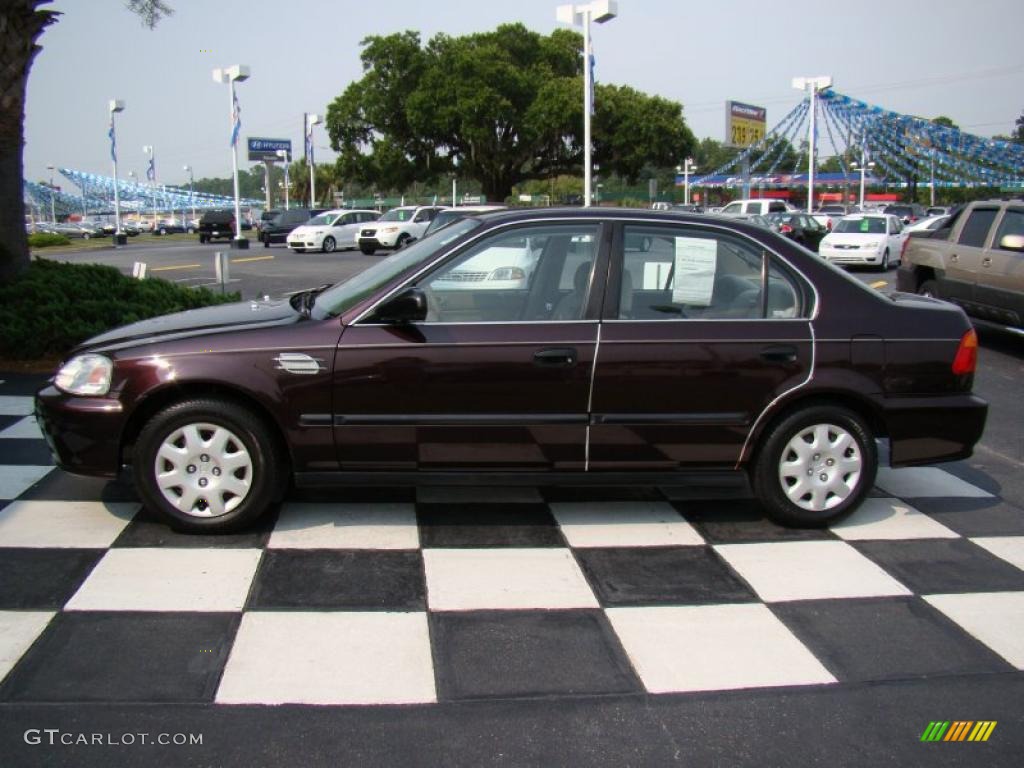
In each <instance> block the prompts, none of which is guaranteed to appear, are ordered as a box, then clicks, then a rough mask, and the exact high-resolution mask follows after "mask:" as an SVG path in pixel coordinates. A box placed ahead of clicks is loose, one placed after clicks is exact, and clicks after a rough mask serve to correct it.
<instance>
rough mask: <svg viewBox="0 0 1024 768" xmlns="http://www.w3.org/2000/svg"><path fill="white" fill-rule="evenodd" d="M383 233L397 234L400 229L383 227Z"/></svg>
mask: <svg viewBox="0 0 1024 768" xmlns="http://www.w3.org/2000/svg"><path fill="white" fill-rule="evenodd" d="M380 231H381V232H397V231H398V227H381V230H380Z"/></svg>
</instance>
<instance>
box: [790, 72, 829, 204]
mask: <svg viewBox="0 0 1024 768" xmlns="http://www.w3.org/2000/svg"><path fill="white" fill-rule="evenodd" d="M793 87H794V88H796V89H797V90H798V91H809V92H810V95H811V107H810V112H811V120H810V127H809V128H808V131H807V135H808V141H807V144H808V147H807V155H808V162H807V212H808V213H813V212H814V161H815V158H816V157H817V147H816V146H815V143H816V141H817V138H816V134H817V131H816V130H815V126H814V120H815V112H817V109H816V108H815V106H814V97H815V96H817V95H818V91H820V90H823V89H825V88H831V87H832V77H831V75H819V76H818V77H794V78H793Z"/></svg>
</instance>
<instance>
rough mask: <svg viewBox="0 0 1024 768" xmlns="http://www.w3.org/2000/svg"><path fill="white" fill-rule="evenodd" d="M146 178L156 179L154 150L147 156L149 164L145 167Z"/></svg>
mask: <svg viewBox="0 0 1024 768" xmlns="http://www.w3.org/2000/svg"><path fill="white" fill-rule="evenodd" d="M146 178H147V179H149V180H150V181H156V152H154V153H153V154H152V155H150V157H149V165H148V166H147V167H146Z"/></svg>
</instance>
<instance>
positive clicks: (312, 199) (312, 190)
mask: <svg viewBox="0 0 1024 768" xmlns="http://www.w3.org/2000/svg"><path fill="white" fill-rule="evenodd" d="M319 122H320V115H306V137H307V139H306V140H307V141H308V142H309V207H310V208H314V207H316V163H315V162H314V160H313V126H314V125H316V124H317V123H319Z"/></svg>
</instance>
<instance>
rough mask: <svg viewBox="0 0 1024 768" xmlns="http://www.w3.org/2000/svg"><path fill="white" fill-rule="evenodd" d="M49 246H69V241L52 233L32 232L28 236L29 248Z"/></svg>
mask: <svg viewBox="0 0 1024 768" xmlns="http://www.w3.org/2000/svg"><path fill="white" fill-rule="evenodd" d="M51 245H71V240H70V239H68V238H66V237H64V235H58V234H55V233H53V232H33V233H32V234H31V235H29V236H28V247H29V248H46V247H48V246H51Z"/></svg>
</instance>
